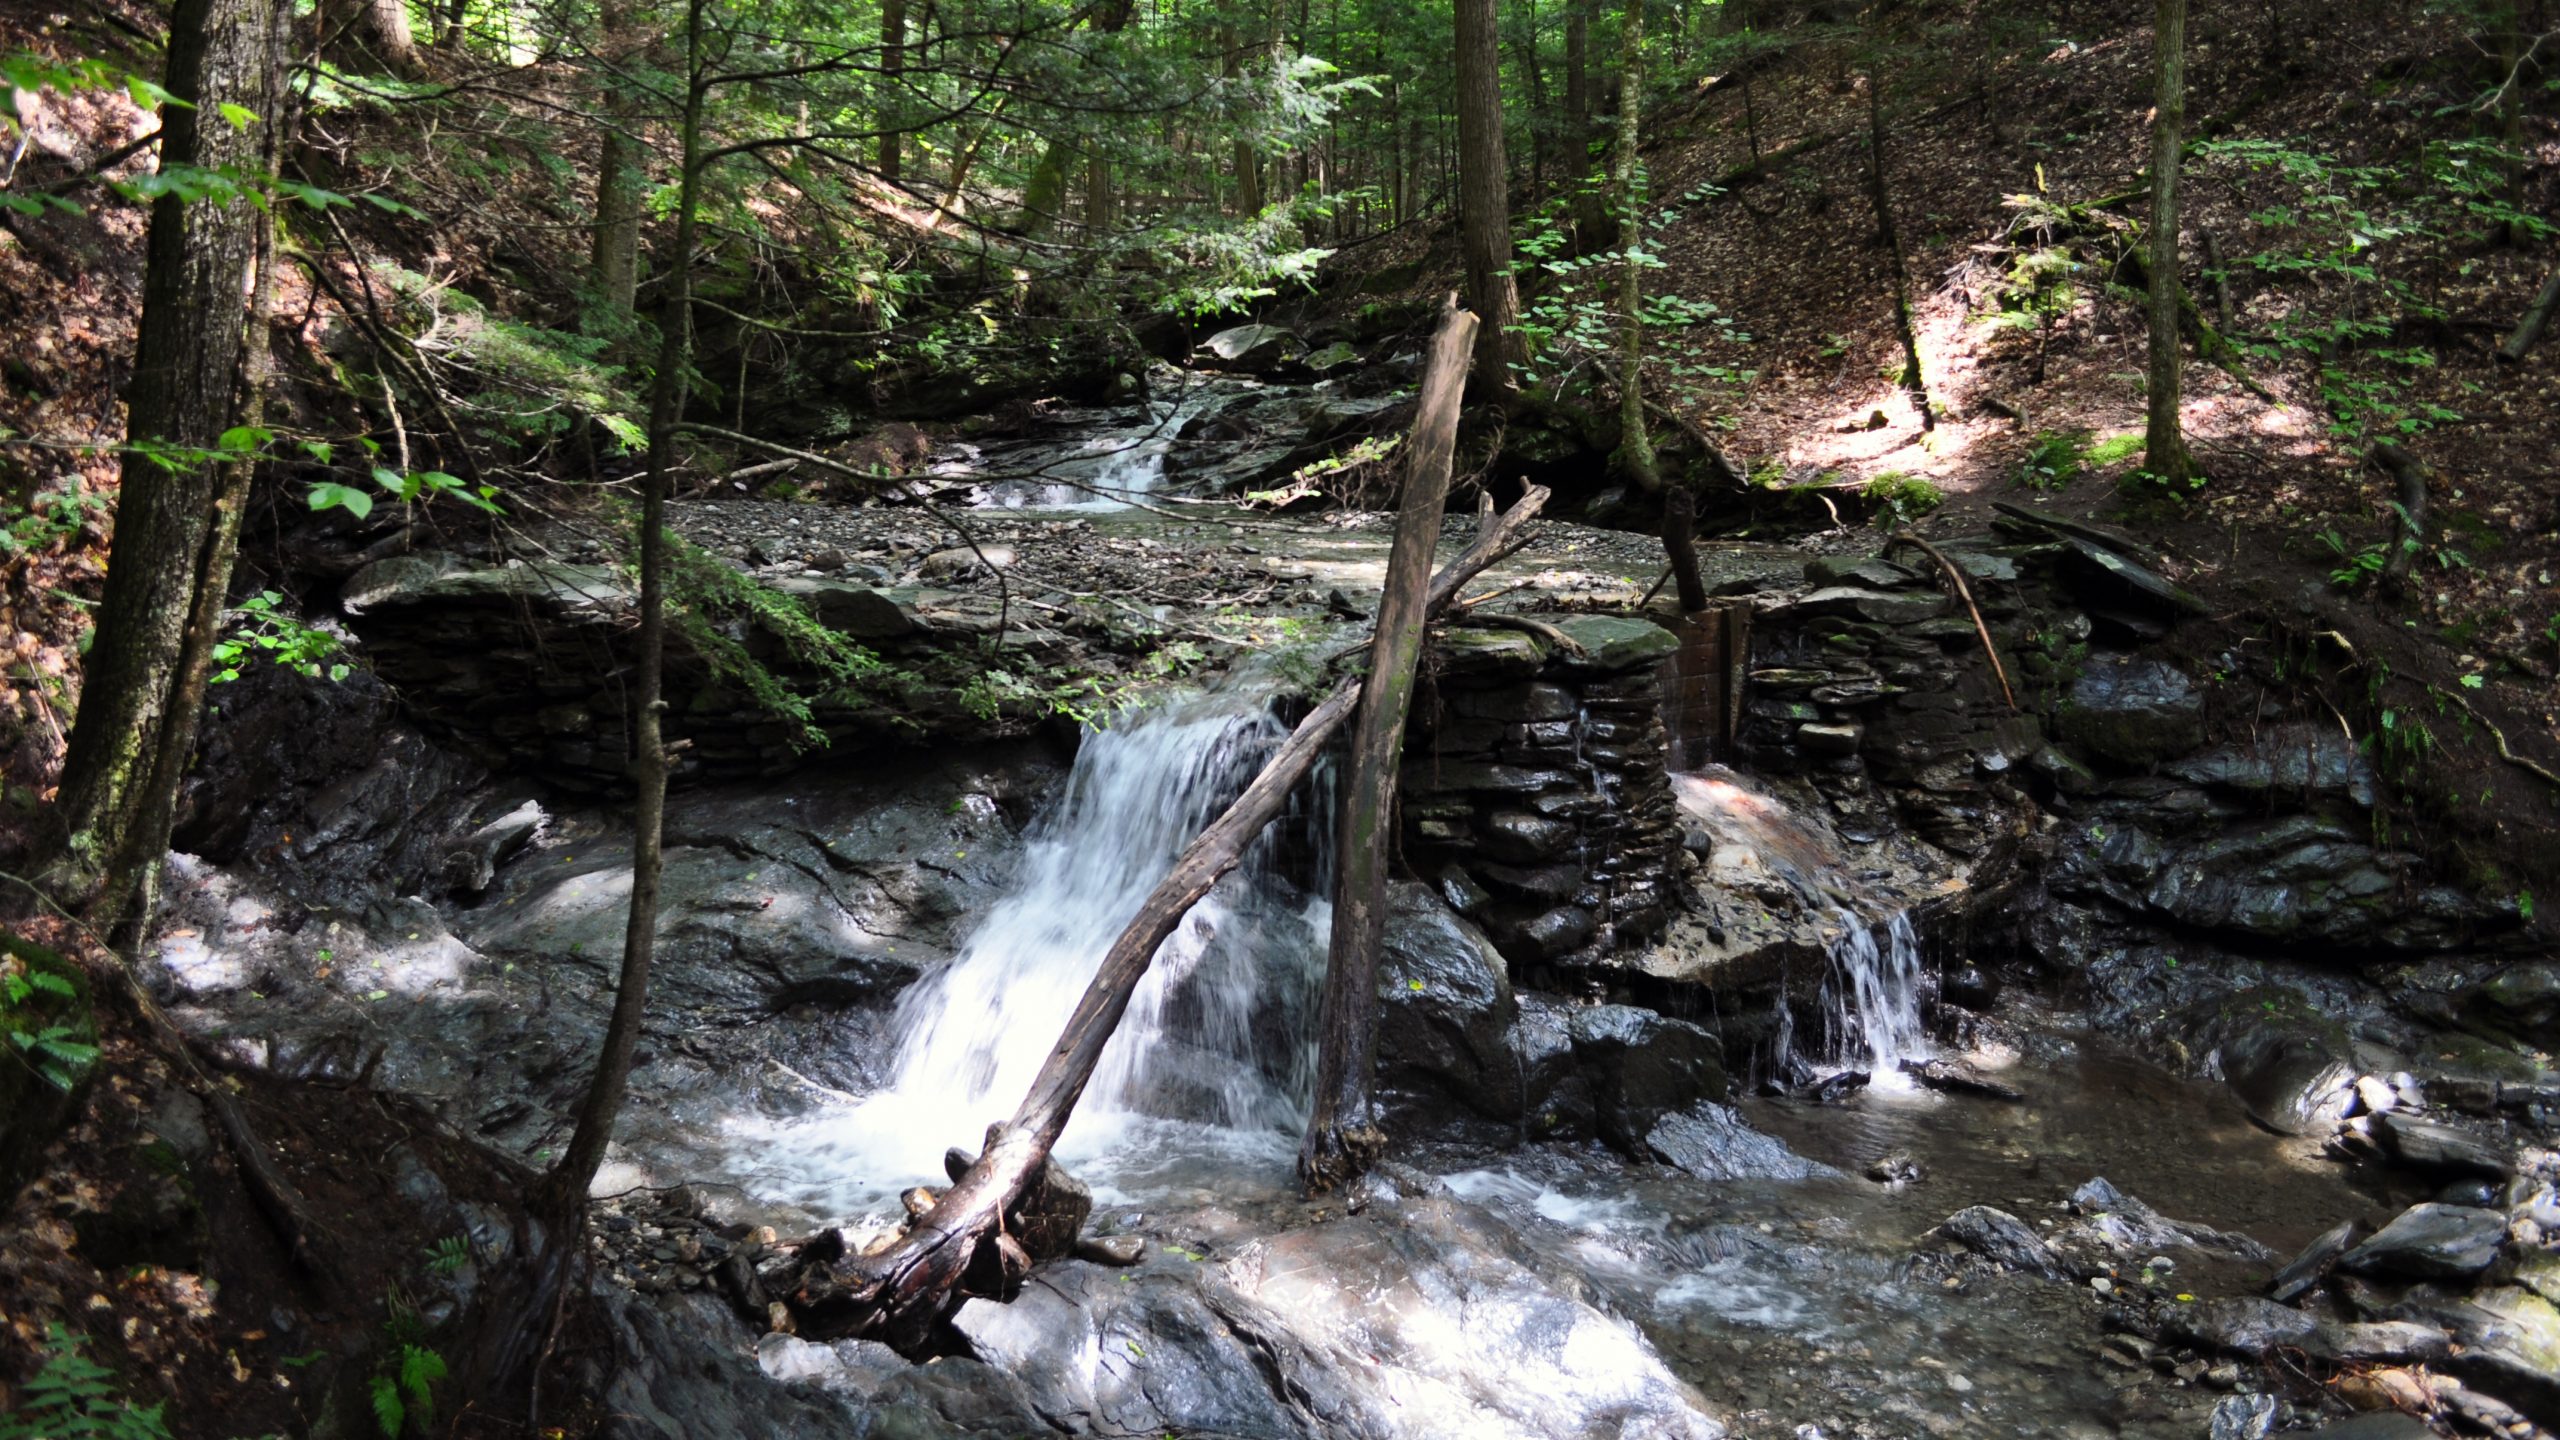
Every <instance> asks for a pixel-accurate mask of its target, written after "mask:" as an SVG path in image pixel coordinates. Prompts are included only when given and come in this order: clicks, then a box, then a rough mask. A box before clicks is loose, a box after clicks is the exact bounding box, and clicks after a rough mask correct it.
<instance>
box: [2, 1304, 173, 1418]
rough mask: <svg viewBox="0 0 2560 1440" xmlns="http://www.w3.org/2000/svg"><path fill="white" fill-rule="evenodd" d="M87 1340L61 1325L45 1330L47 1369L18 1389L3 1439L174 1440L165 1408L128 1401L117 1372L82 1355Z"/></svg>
mask: <svg viewBox="0 0 2560 1440" xmlns="http://www.w3.org/2000/svg"><path fill="white" fill-rule="evenodd" d="M87 1339H88V1337H86V1336H83V1335H74V1334H72V1333H70V1332H69V1331H67V1330H65V1329H63V1328H62V1326H61V1325H60V1324H58V1323H57V1324H52V1325H47V1326H46V1327H45V1362H44V1369H43V1370H42V1371H40V1372H39V1373H38V1374H37V1375H36V1378H34V1379H33V1380H30V1381H28V1382H27V1383H26V1385H25V1387H24V1388H23V1389H21V1390H20V1391H19V1393H18V1407H17V1408H16V1409H15V1410H13V1411H11V1412H10V1413H8V1414H7V1415H0V1440H169V1426H168V1424H167V1422H165V1421H163V1420H162V1419H161V1418H160V1412H161V1411H162V1410H163V1409H164V1408H166V1407H165V1406H162V1405H153V1406H150V1407H149V1408H147V1409H146V1408H143V1407H141V1406H137V1405H135V1404H133V1403H132V1402H130V1401H128V1400H126V1399H125V1398H124V1394H123V1392H122V1391H120V1390H119V1389H117V1387H116V1384H115V1372H114V1371H112V1370H109V1369H108V1368H106V1367H105V1366H103V1365H100V1364H98V1363H97V1362H96V1361H94V1360H91V1359H90V1358H89V1357H87V1356H86V1355H83V1354H81V1353H80V1347H81V1346H82V1345H83V1344H85V1343H87Z"/></svg>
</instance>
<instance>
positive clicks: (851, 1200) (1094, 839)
mask: <svg viewBox="0 0 2560 1440" xmlns="http://www.w3.org/2000/svg"><path fill="white" fill-rule="evenodd" d="M1286 733H1287V727H1286V726H1284V725H1282V724H1281V723H1280V722H1279V720H1278V719H1277V718H1276V717H1275V716H1273V715H1272V713H1271V712H1270V710H1269V709H1268V707H1267V706H1265V705H1263V704H1261V703H1259V701H1258V699H1256V698H1253V697H1235V698H1228V697H1223V696H1214V695H1213V696H1207V697H1199V698H1195V699H1191V700H1189V701H1185V702H1177V703H1173V704H1168V705H1165V706H1160V707H1158V708H1155V709H1151V710H1148V711H1144V712H1141V713H1139V714H1136V715H1133V716H1131V717H1129V718H1128V719H1127V720H1126V721H1125V722H1124V723H1121V724H1118V725H1115V726H1113V727H1112V728H1109V729H1105V730H1101V731H1098V732H1095V733H1093V734H1091V735H1089V736H1087V737H1086V740H1085V743H1084V746H1083V749H1082V750H1081V751H1080V752H1079V753H1078V755H1077V757H1076V763H1075V767H1074V770H1073V772H1072V773H1071V774H1070V776H1069V778H1068V781H1067V786H1066V791H1065V793H1064V795H1063V796H1062V797H1061V798H1060V800H1059V802H1058V804H1057V806H1056V808H1055V809H1054V810H1053V811H1052V812H1051V813H1050V814H1049V815H1048V816H1046V817H1045V818H1044V819H1043V820H1041V821H1040V822H1039V824H1038V826H1037V828H1036V830H1035V832H1034V834H1033V836H1032V837H1031V841H1030V844H1029V846H1028V848H1027V850H1026V852H1025V855H1024V858H1023V864H1022V869H1021V872H1020V874H1019V875H1018V876H1017V877H1016V879H1015V880H1014V882H1013V885H1012V887H1011V889H1010V890H1009V891H1008V893H1007V894H1006V895H1005V897H1004V898H1003V899H1002V900H1000V901H998V902H997V903H996V904H995V905H994V907H993V908H991V909H990V910H989V911H988V912H987V915H986V918H985V919H984V921H983V922H981V923H980V925H979V926H978V928H977V930H976V931H975V933H973V934H972V935H971V936H970V938H969V940H968V942H967V943H966V944H965V945H964V946H963V948H962V949H961V951H960V953H959V954H957V955H955V956H954V957H952V959H950V960H949V961H948V962H946V963H944V964H943V965H941V966H939V967H937V968H936V969H934V970H933V971H931V972H929V973H928V974H926V975H925V976H924V977H923V978H922V979H920V980H918V981H917V982H916V983H915V984H914V985H913V986H911V987H909V989H908V990H907V992H906V994H905V995H904V996H903V997H902V998H901V999H900V1001H899V1003H898V1008H897V1015H896V1020H895V1025H894V1033H896V1034H897V1035H898V1036H899V1037H900V1040H899V1045H898V1052H897V1056H896V1060H895V1062H894V1064H893V1065H892V1067H891V1070H890V1079H889V1081H888V1084H887V1085H886V1086H885V1087H884V1088H883V1089H882V1090H881V1091H879V1092H878V1093H876V1094H873V1095H870V1096H867V1097H864V1098H862V1099H860V1100H858V1101H856V1102H854V1103H852V1104H849V1105H843V1106H839V1107H834V1108H832V1109H831V1110H829V1111H828V1112H826V1113H824V1114H822V1115H820V1116H818V1117H816V1118H815V1119H814V1120H803V1121H797V1122H793V1123H792V1124H790V1125H788V1126H785V1127H781V1128H780V1129H779V1130H776V1131H770V1132H767V1133H765V1134H762V1135H758V1136H756V1137H754V1150H755V1154H754V1157H753V1159H752V1161H751V1163H750V1166H749V1167H748V1168H752V1169H753V1170H755V1171H757V1172H760V1173H762V1174H763V1175H765V1176H767V1177H768V1178H769V1181H770V1182H773V1183H776V1184H777V1185H778V1187H779V1189H780V1190H781V1191H782V1193H779V1194H777V1195H775V1197H774V1198H777V1199H792V1200H797V1201H800V1202H803V1203H809V1204H813V1205H818V1206H821V1207H824V1208H828V1209H831V1210H834V1211H836V1212H837V1213H844V1212H845V1211H847V1210H850V1209H853V1208H857V1207H859V1206H860V1205H862V1204H865V1203H868V1202H869V1201H871V1200H873V1199H876V1198H877V1197H879V1196H882V1195H886V1194H890V1193H894V1192H895V1191H896V1190H897V1189H899V1188H901V1187H903V1186H905V1185H908V1184H913V1183H917V1182H918V1181H922V1180H935V1181H938V1179H939V1175H940V1166H939V1164H938V1158H939V1157H940V1155H941V1153H942V1151H943V1148H944V1147H945V1146H948V1145H951V1144H954V1143H961V1144H969V1145H974V1143H975V1141H976V1139H977V1137H978V1136H979V1135H980V1134H982V1133H983V1132H984V1130H985V1128H986V1126H987V1125H988V1124H989V1123H990V1122H992V1121H996V1120H1001V1119H1004V1118H1006V1117H1007V1116H1009V1115H1010V1114H1011V1113H1012V1110H1013V1107H1014V1106H1015V1104H1016V1103H1018V1102H1019V1101H1020V1100H1021V1099H1022V1096H1023V1093H1024V1091H1025V1090H1026V1089H1028V1088H1029V1086H1030V1084H1031V1080H1032V1077H1033V1076H1034V1075H1035V1074H1036V1073H1037V1072H1038V1070H1039V1068H1040V1064H1041V1062H1042V1061H1043V1060H1044V1059H1046V1058H1047V1056H1048V1053H1049V1049H1050V1046H1051V1045H1052V1043H1053V1042H1054V1041H1055V1039H1056V1037H1057V1034H1058V1030H1059V1027H1060V1026H1061V1025H1062V1024H1064V1023H1065V1020H1066V1018H1067V1016H1068V1014H1069V1013H1070V1012H1071V1011H1072V1010H1073V1009H1074V1008H1075V1004H1076V1002H1077V1000H1078V999H1079V998H1080V997H1081V996H1082V995H1083V993H1084V989H1085V985H1086V983H1087V982H1088V981H1089V980H1091V978H1092V976H1093V972H1094V970H1095V968H1096V967H1097V966H1098V965H1099V964H1100V963H1101V960H1102V956H1103V953H1104V952H1105V951H1106V950H1108V949H1109V948H1110V945H1111V942H1112V941H1113V940H1115V939H1117V938H1118V937H1119V934H1120V932H1121V931H1122V930H1123V929H1124V928H1126V926H1127V925H1128V923H1129V921H1130V919H1131V918H1132V917H1133V916H1134V915H1135V914H1136V913H1137V909H1138V906H1139V904H1140V903H1141V902H1142V901H1143V900H1144V899H1145V897H1146V895H1147V892H1148V891H1149V890H1150V889H1152V888H1153V887H1154V885H1155V884H1156V882H1157V881H1158V880H1160V879H1161V878H1163V876H1164V873H1165V872H1166V871H1167V870H1168V869H1170V868H1171V867H1172V863H1173V860H1174V857H1175V856H1176V855H1177V854H1178V853H1179V852H1180V851H1181V849H1182V847H1183V846H1185V845H1187V844H1188V843H1190V841H1191V840H1192V838H1193V837H1195V836H1196V835H1198V834H1199V832H1200V831H1201V830H1202V829H1204V828H1206V827H1207V825H1208V824H1209V822H1210V821H1211V820H1212V819H1214V818H1215V817H1216V815H1217V813H1218V812H1219V811H1220V810H1221V809H1223V808H1224V807H1225V805H1226V804H1227V803H1228V802H1229V801H1230V800H1232V799H1233V798H1234V796H1235V795H1236V794H1237V793H1238V792H1239V791H1240V790H1242V789H1243V787H1244V786H1245V784H1246V783H1247V782H1249V781H1250V780H1251V779H1252V777H1253V775H1254V773H1255V771H1256V770H1258V769H1259V768H1260V766H1261V763H1262V761H1263V759H1264V757H1265V756H1266V755H1267V754H1268V752H1269V751H1270V749H1271V748H1272V747H1273V746H1274V745H1276V744H1277V743H1278V742H1279V741H1280V739H1281V738H1282V737H1283V736H1285V735H1286ZM1325 790H1326V783H1325V780H1324V779H1323V777H1322V775H1321V773H1320V776H1319V780H1318V782H1317V784H1316V786H1315V791H1316V793H1315V795H1314V796H1313V797H1312V799H1311V800H1310V799H1306V798H1303V797H1302V800H1301V802H1300V803H1301V806H1302V813H1299V814H1295V815H1293V816H1292V817H1291V818H1290V819H1288V820H1284V821H1283V822H1282V823H1280V824H1278V825H1275V826H1273V827H1272V829H1271V830H1270V831H1268V832H1266V833H1265V834H1264V835H1263V837H1262V838H1261V839H1260V840H1259V841H1257V842H1256V843H1255V845H1254V846H1253V847H1252V848H1251V849H1250V850H1249V851H1248V852H1247V854H1246V856H1245V859H1244V861H1243V863H1242V864H1241V865H1239V866H1238V867H1237V869H1236V871H1235V872H1234V873H1233V874H1231V875H1229V876H1228V877H1227V878H1226V879H1225V880H1224V881H1222V882H1221V883H1220V884H1219V885H1218V887H1217V888H1216V889H1215V890H1213V891H1212V892H1211V893H1210V894H1209V895H1208V896H1207V897H1206V898H1204V899H1203V900H1202V901H1201V902H1200V903H1199V904H1198V905H1197V906H1195V907H1193V909H1192V911H1191V914H1190V915H1189V916H1188V917H1187V918H1186V919H1185V920H1184V921H1183V923H1182V926H1181V928H1180V929H1179V930H1177V931H1176V932H1175V933H1174V935H1173V936H1172V938H1170V939H1168V940H1167V941H1166V942H1165V944H1164V946H1163V948H1161V949H1160V950H1158V951H1157V953H1156V959H1155V963H1154V964H1153V965H1152V966H1151V967H1150V968H1149V970H1148V972H1147V975H1146V978H1145V979H1144V980H1143V981H1142V982H1140V984H1139V986H1138V988H1137V990H1136V992H1135V994H1134V995H1133V996H1132V997H1131V1000H1130V1004H1129V1010H1128V1013H1127V1015H1126V1016H1125V1017H1124V1018H1123V1019H1122V1021H1121V1022H1120V1025H1119V1028H1118V1029H1117V1031H1116V1032H1115V1033H1114V1034H1113V1037H1112V1039H1111V1042H1110V1044H1109V1046H1108V1047H1107V1048H1106V1049H1105V1050H1104V1052H1103V1056H1102V1062H1101V1065H1100V1067H1099V1068H1098V1069H1097V1070H1096V1072H1095V1075H1094V1079H1093V1082H1092V1084H1091V1086H1090V1087H1089V1088H1088V1089H1087V1090H1086V1092H1085V1095H1084V1098H1083V1100H1082V1101H1081V1102H1080V1103H1079V1104H1078V1106H1077V1108H1076V1116H1075V1120H1074V1122H1073V1123H1072V1124H1071V1125H1070V1126H1069V1128H1068V1131H1067V1134H1066V1137H1065V1138H1064V1140H1062V1142H1061V1144H1060V1147H1059V1148H1060V1153H1061V1154H1062V1156H1064V1157H1065V1158H1067V1159H1068V1160H1069V1161H1070V1162H1071V1163H1075V1162H1078V1161H1080V1160H1086V1161H1093V1162H1095V1163H1094V1168H1095V1169H1096V1170H1097V1171H1099V1172H1100V1173H1099V1174H1098V1175H1096V1176H1094V1177H1091V1178H1098V1179H1102V1180H1104V1181H1106V1182H1107V1181H1108V1179H1109V1177H1110V1174H1111V1173H1112V1172H1114V1171H1116V1170H1117V1169H1119V1168H1121V1164H1120V1159H1119V1158H1118V1157H1114V1155H1113V1152H1126V1151H1128V1150H1130V1149H1132V1148H1133V1146H1132V1144H1131V1142H1133V1141H1135V1142H1137V1146H1138V1147H1152V1148H1159V1149H1160V1148H1161V1147H1162V1145H1163V1142H1164V1139H1165V1132H1166V1128H1167V1127H1168V1126H1171V1127H1174V1128H1176V1129H1180V1130H1182V1131H1183V1132H1184V1133H1185V1134H1186V1136H1187V1137H1188V1138H1189V1140H1190V1141H1192V1142H1194V1143H1205V1144H1209V1145H1212V1146H1220V1145H1223V1146H1243V1147H1245V1148H1254V1147H1256V1146H1260V1147H1262V1148H1274V1149H1275V1153H1281V1152H1285V1150H1286V1148H1287V1146H1288V1145H1289V1144H1290V1143H1291V1142H1290V1140H1289V1139H1288V1137H1289V1135H1290V1134H1292V1133H1293V1132H1294V1131H1295V1130H1296V1129H1297V1128H1299V1127H1300V1126H1302V1125H1303V1124H1304V1121H1305V1104H1306V1100H1305V1097H1306V1095H1307V1093H1308V1090H1309V1088H1310V1086H1311V1085H1312V1079H1313V1071H1314V1066H1315V1025H1314V1003H1315V996H1316V991H1317V983H1318V979H1319V977H1320V975H1321V973H1322V966H1323V951H1324V937H1325V933H1326V929H1327V926H1328V924H1329V921H1330V905H1329V902H1327V901H1326V900H1325V899H1323V898H1322V897H1323V896H1325V895H1326V894H1327V893H1328V886H1327V883H1326V876H1327V875H1328V873H1329V870H1330V865H1331V856H1330V854H1329V847H1328V844H1327V842H1328V841H1329V838H1330V835H1331V830H1332V827H1331V825H1330V824H1329V823H1324V822H1323V820H1322V817H1323V816H1324V815H1325V814H1326V813H1327V812H1328V811H1329V810H1330V808H1331V807H1330V803H1329V796H1328V795H1327V794H1326V793H1325ZM1310 817H1314V818H1315V823H1308V821H1309V819H1310ZM1284 837H1285V847H1286V849H1287V850H1288V851H1289V852H1290V853H1291V854H1292V855H1293V856H1296V857H1300V859H1301V863H1300V864H1299V866H1298V867H1297V869H1298V871H1299V873H1298V874H1297V875H1296V876H1295V877H1292V876H1291V875H1290V874H1287V873H1284V867H1283V866H1282V864H1281V857H1282V851H1283V848H1284ZM1310 856H1311V857H1312V862H1311V863H1306V857H1310ZM1267 1142H1277V1145H1276V1148H1275V1147H1274V1146H1273V1145H1271V1144H1269V1143H1267Z"/></svg>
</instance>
